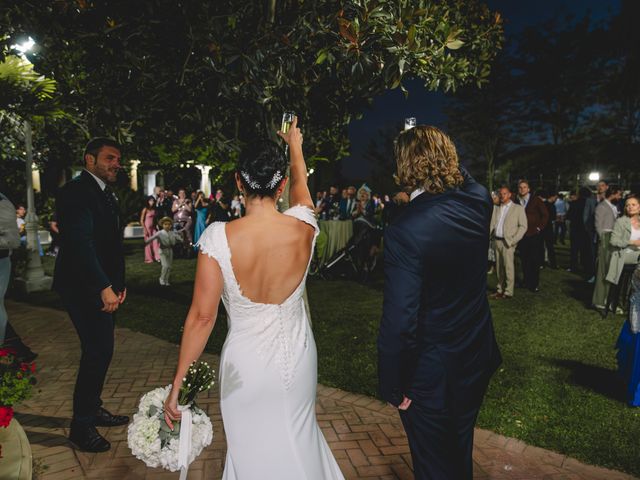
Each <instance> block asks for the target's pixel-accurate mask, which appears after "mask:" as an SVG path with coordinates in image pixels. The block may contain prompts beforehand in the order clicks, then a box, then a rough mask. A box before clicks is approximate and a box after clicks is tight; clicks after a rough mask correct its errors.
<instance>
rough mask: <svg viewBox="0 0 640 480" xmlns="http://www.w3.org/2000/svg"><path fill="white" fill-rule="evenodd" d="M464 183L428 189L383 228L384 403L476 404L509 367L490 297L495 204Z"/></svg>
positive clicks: (381, 384)
mask: <svg viewBox="0 0 640 480" xmlns="http://www.w3.org/2000/svg"><path fill="white" fill-rule="evenodd" d="M461 171H462V174H463V176H464V177H465V182H464V184H463V185H462V186H461V187H460V188H456V189H452V190H448V191H446V192H444V193H442V194H439V195H432V194H429V193H426V192H425V193H422V194H421V195H418V196H417V197H416V198H415V199H414V200H412V201H411V202H410V203H409V205H407V207H406V208H405V209H404V211H403V212H402V213H401V214H400V216H399V217H398V218H397V219H396V220H395V221H394V222H393V223H392V224H391V225H390V226H389V227H387V229H386V231H385V236H384V270H385V283H384V304H383V315H382V322H381V324H380V333H379V337H378V376H379V389H380V395H381V397H382V398H383V399H384V400H386V401H388V402H389V403H391V404H393V405H396V406H397V405H399V404H400V403H401V401H402V397H403V395H406V396H407V397H408V398H410V399H411V400H412V401H413V402H418V403H420V404H423V405H428V406H429V407H430V408H436V409H449V408H451V409H463V410H467V409H469V408H477V407H479V406H480V403H481V402H482V398H483V396H484V392H485V389H486V386H487V384H488V380H489V378H490V376H491V374H492V373H493V372H494V371H495V370H496V368H497V367H498V365H499V364H500V362H501V356H500V351H499V349H498V345H497V344H496V340H495V336H494V331H493V322H492V318H491V311H490V309H489V303H488V301H487V251H488V249H489V223H490V220H491V213H492V203H491V198H490V196H489V193H488V192H487V190H486V189H485V188H484V187H483V186H481V185H480V184H478V183H476V182H475V180H473V178H472V177H471V176H470V175H469V174H468V173H467V172H466V171H465V170H464V169H462V168H461Z"/></svg>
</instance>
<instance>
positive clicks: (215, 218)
mask: <svg viewBox="0 0 640 480" xmlns="http://www.w3.org/2000/svg"><path fill="white" fill-rule="evenodd" d="M229 220H231V217H230V215H229V203H228V202H227V199H226V197H225V195H224V192H223V191H222V190H221V189H218V190H217V191H216V197H215V202H214V203H213V205H211V210H210V213H209V221H208V222H207V224H209V223H212V222H228V221H229Z"/></svg>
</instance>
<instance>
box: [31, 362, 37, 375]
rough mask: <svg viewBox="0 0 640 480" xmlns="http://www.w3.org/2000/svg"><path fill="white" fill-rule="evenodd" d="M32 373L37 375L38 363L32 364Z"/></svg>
mask: <svg viewBox="0 0 640 480" xmlns="http://www.w3.org/2000/svg"><path fill="white" fill-rule="evenodd" d="M31 373H36V363H35V362H33V363H32V364H31Z"/></svg>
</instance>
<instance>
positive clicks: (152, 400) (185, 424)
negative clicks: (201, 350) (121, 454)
mask: <svg viewBox="0 0 640 480" xmlns="http://www.w3.org/2000/svg"><path fill="white" fill-rule="evenodd" d="M212 385H213V370H212V369H211V367H209V365H208V364H207V362H199V363H196V362H193V363H192V364H191V366H190V367H189V370H188V372H187V376H186V377H185V378H184V379H183V383H182V387H181V388H180V395H179V398H178V404H179V405H180V410H181V411H182V420H181V421H180V422H174V428H173V430H171V429H170V428H169V426H168V425H167V424H166V422H165V421H164V401H165V400H166V398H167V396H168V395H169V392H170V391H171V385H167V386H166V387H159V388H156V389H154V390H151V391H150V392H148V393H146V394H145V395H143V396H142V398H141V399H140V404H139V406H138V411H137V413H136V414H135V415H134V416H133V422H132V423H131V424H130V425H129V431H128V436H127V443H128V445H129V448H130V449H131V453H133V455H134V456H135V457H136V458H138V459H140V460H142V461H143V462H144V463H145V464H146V465H147V466H148V467H162V468H165V469H167V470H170V471H172V472H175V471H177V470H181V469H182V471H183V472H184V475H185V476H186V469H187V468H188V466H189V464H190V463H191V462H193V460H195V458H196V457H197V456H198V455H200V452H202V449H203V448H204V447H206V446H208V445H209V444H210V443H211V441H212V440H213V427H212V426H211V421H210V420H209V417H208V416H207V414H206V413H205V412H204V411H203V410H202V409H200V408H198V406H197V405H196V404H195V402H194V400H195V397H196V395H197V394H198V393H199V392H202V391H204V390H208V389H209V388H211V386H212ZM181 478H182V477H181Z"/></svg>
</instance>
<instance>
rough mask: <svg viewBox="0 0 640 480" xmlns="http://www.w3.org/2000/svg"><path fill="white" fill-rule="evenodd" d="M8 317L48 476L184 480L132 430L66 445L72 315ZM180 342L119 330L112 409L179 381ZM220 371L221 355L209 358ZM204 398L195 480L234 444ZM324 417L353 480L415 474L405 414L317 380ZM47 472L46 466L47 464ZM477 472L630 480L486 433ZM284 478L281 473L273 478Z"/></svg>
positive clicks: (27, 311)
mask: <svg viewBox="0 0 640 480" xmlns="http://www.w3.org/2000/svg"><path fill="white" fill-rule="evenodd" d="M8 310H9V317H10V318H11V322H12V323H13V324H14V325H15V327H16V330H18V331H19V332H20V334H21V335H22V336H23V337H24V339H25V341H26V343H28V344H29V345H30V346H31V347H32V348H33V349H34V350H35V351H36V352H38V353H39V354H40V356H39V357H38V360H37V361H38V365H39V367H40V370H39V376H38V377H39V383H38V386H37V389H38V391H37V392H36V393H35V395H34V396H33V397H31V398H30V399H29V400H28V401H26V402H24V403H23V404H21V405H20V406H18V408H17V411H18V413H17V418H18V419H19V421H20V422H21V423H22V425H23V427H24V429H25V431H26V432H27V436H28V437H29V440H30V442H31V446H32V449H33V456H34V460H35V462H36V469H38V468H39V469H40V470H41V471H43V473H41V474H40V475H39V477H38V478H39V479H43V480H58V479H60V480H70V479H84V478H91V479H101V480H107V479H119V480H124V479H140V480H141V479H163V478H167V479H169V478H170V479H174V480H175V479H177V478H178V474H177V473H171V472H167V471H164V470H159V469H149V468H146V467H145V466H144V464H143V463H142V462H140V461H139V460H136V459H135V458H133V457H132V456H131V454H130V451H129V449H128V448H127V443H126V438H127V434H126V427H120V428H111V429H106V428H104V429H100V430H101V431H102V432H103V434H106V437H107V439H108V440H109V441H110V442H111V445H112V448H111V450H110V451H109V452H107V453H101V454H86V453H81V452H76V451H74V450H73V449H71V448H70V446H69V444H68V443H67V441H66V436H67V434H68V431H69V422H70V417H71V403H72V402H71V393H72V390H73V384H74V381H75V375H76V369H77V364H78V360H79V355H80V354H79V343H78V339H77V336H76V334H75V331H74V330H73V327H72V326H71V322H70V321H69V320H68V318H67V315H66V313H65V312H60V311H57V310H52V309H46V308H37V307H31V306H28V305H26V304H21V303H15V302H9V303H8ZM177 353H178V349H177V347H176V346H175V345H172V344H169V343H167V342H165V341H163V340H159V339H156V338H154V337H151V336H149V335H145V334H142V333H136V332H133V331H131V330H128V329H124V328H120V329H117V330H116V352H115V356H114V359H113V362H112V364H111V368H110V370H109V376H108V377H107V383H106V385H105V389H104V394H103V399H104V402H105V407H106V408H107V409H108V410H110V411H112V412H117V413H120V414H128V415H132V414H133V412H134V410H135V408H136V407H137V402H138V399H139V397H140V396H141V395H142V394H143V393H145V392H147V391H148V390H150V389H152V388H155V387H157V386H160V385H166V384H168V383H170V381H171V379H172V376H173V370H174V368H175V363H176V359H177ZM205 359H206V360H207V361H209V362H210V363H211V364H213V365H214V366H215V368H216V370H217V361H218V358H217V356H214V355H205ZM213 390H214V391H210V392H209V395H208V396H207V397H205V396H200V397H198V398H199V400H198V403H199V404H200V405H201V406H202V407H203V408H204V409H206V410H207V411H208V414H209V416H210V417H211V420H212V422H213V427H214V442H213V443H212V444H211V445H210V446H209V447H208V448H207V449H205V450H204V451H203V452H202V454H201V455H200V457H199V458H198V459H197V460H196V461H195V462H194V463H193V464H192V465H191V467H190V469H189V479H190V480H204V479H207V480H215V479H218V478H220V476H221V475H222V468H223V462H224V456H225V450H226V445H225V440H224V432H223V429H222V418H221V416H220V408H219V405H218V393H217V389H216V388H215V387H214V389H213ZM317 412H318V421H319V422H320V426H321V427H322V430H323V432H324V434H325V437H326V439H327V441H328V442H329V445H330V446H331V449H332V450H333V453H334V455H335V456H336V458H337V459H338V462H339V463H340V467H341V468H342V471H343V473H344V475H345V477H346V478H347V479H360V478H366V479H378V480H382V479H412V478H413V475H412V471H411V459H410V456H409V450H408V447H407V440H406V437H405V436H404V433H403V430H402V425H401V423H400V419H399V418H398V415H397V412H396V411H395V410H394V409H393V408H390V407H388V406H386V405H385V404H383V403H381V402H380V401H378V400H375V399H373V398H370V397H366V396H363V395H355V394H352V393H348V392H344V391H342V390H338V389H335V388H328V387H324V386H321V385H319V386H318V403H317ZM43 468H44V470H43ZM474 469H475V478H478V479H516V478H517V479H590V480H591V479H603V480H604V479H607V480H617V479H631V478H632V477H630V476H629V475H625V474H622V473H619V472H615V471H612V470H606V469H602V468H597V467H591V466H587V465H584V464H582V463H580V462H578V461H577V460H574V459H572V458H568V457H565V456H563V455H559V454H557V453H553V452H549V451H547V450H542V449H539V448H535V447H531V446H527V445H526V444H524V443H522V442H520V441H518V440H515V439H510V438H506V437H502V436H500V435H496V434H494V433H491V432H489V431H486V430H476V441H475V445H474ZM265 480H276V479H265Z"/></svg>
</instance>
